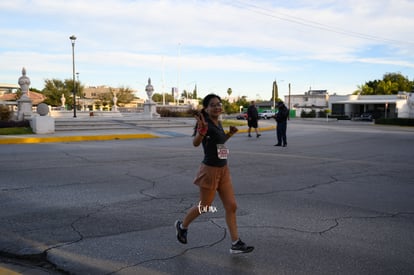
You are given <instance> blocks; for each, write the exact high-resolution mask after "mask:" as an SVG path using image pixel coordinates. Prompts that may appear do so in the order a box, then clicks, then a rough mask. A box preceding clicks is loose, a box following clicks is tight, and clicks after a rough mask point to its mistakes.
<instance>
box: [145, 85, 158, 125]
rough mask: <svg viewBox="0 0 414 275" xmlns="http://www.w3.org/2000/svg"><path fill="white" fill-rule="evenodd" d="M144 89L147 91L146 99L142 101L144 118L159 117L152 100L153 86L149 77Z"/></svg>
mask: <svg viewBox="0 0 414 275" xmlns="http://www.w3.org/2000/svg"><path fill="white" fill-rule="evenodd" d="M145 91H146V92H147V95H148V99H147V100H146V101H145V103H144V116H145V117H146V118H154V117H160V114H158V113H157V107H156V104H155V103H154V102H153V101H152V94H153V92H154V87H153V86H152V85H151V78H148V85H147V86H146V87H145Z"/></svg>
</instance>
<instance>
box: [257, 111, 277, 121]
mask: <svg viewBox="0 0 414 275" xmlns="http://www.w3.org/2000/svg"><path fill="white" fill-rule="evenodd" d="M274 116H275V113H274V112H273V111H272V110H264V111H263V112H261V113H259V118H263V119H269V118H272V117H274Z"/></svg>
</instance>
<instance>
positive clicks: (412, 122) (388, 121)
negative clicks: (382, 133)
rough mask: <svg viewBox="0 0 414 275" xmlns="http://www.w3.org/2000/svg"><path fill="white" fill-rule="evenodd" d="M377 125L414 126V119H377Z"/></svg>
mask: <svg viewBox="0 0 414 275" xmlns="http://www.w3.org/2000/svg"><path fill="white" fill-rule="evenodd" d="M375 124H383V125H400V126H414V119H412V118H379V119H375Z"/></svg>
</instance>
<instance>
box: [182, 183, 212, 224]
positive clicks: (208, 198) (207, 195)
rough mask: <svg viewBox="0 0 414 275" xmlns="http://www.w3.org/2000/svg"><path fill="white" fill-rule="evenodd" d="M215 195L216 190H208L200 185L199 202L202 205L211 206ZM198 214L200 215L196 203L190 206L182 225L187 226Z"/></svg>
mask: <svg viewBox="0 0 414 275" xmlns="http://www.w3.org/2000/svg"><path fill="white" fill-rule="evenodd" d="M215 195H216V190H209V189H206V188H201V187H200V204H201V205H202V206H211V204H212V203H213V201H214V197H215ZM198 216H200V211H199V209H198V205H196V206H194V207H192V208H191V209H190V210H189V211H188V212H187V215H186V216H185V218H184V220H183V227H184V228H187V227H188V226H189V225H190V223H191V222H192V221H193V220H195V219H196V218H197V217H198Z"/></svg>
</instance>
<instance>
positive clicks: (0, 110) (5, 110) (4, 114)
mask: <svg viewBox="0 0 414 275" xmlns="http://www.w3.org/2000/svg"><path fill="white" fill-rule="evenodd" d="M12 114H13V112H12V111H11V110H10V109H9V107H7V106H6V105H0V121H9V120H10V118H11V116H12Z"/></svg>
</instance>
